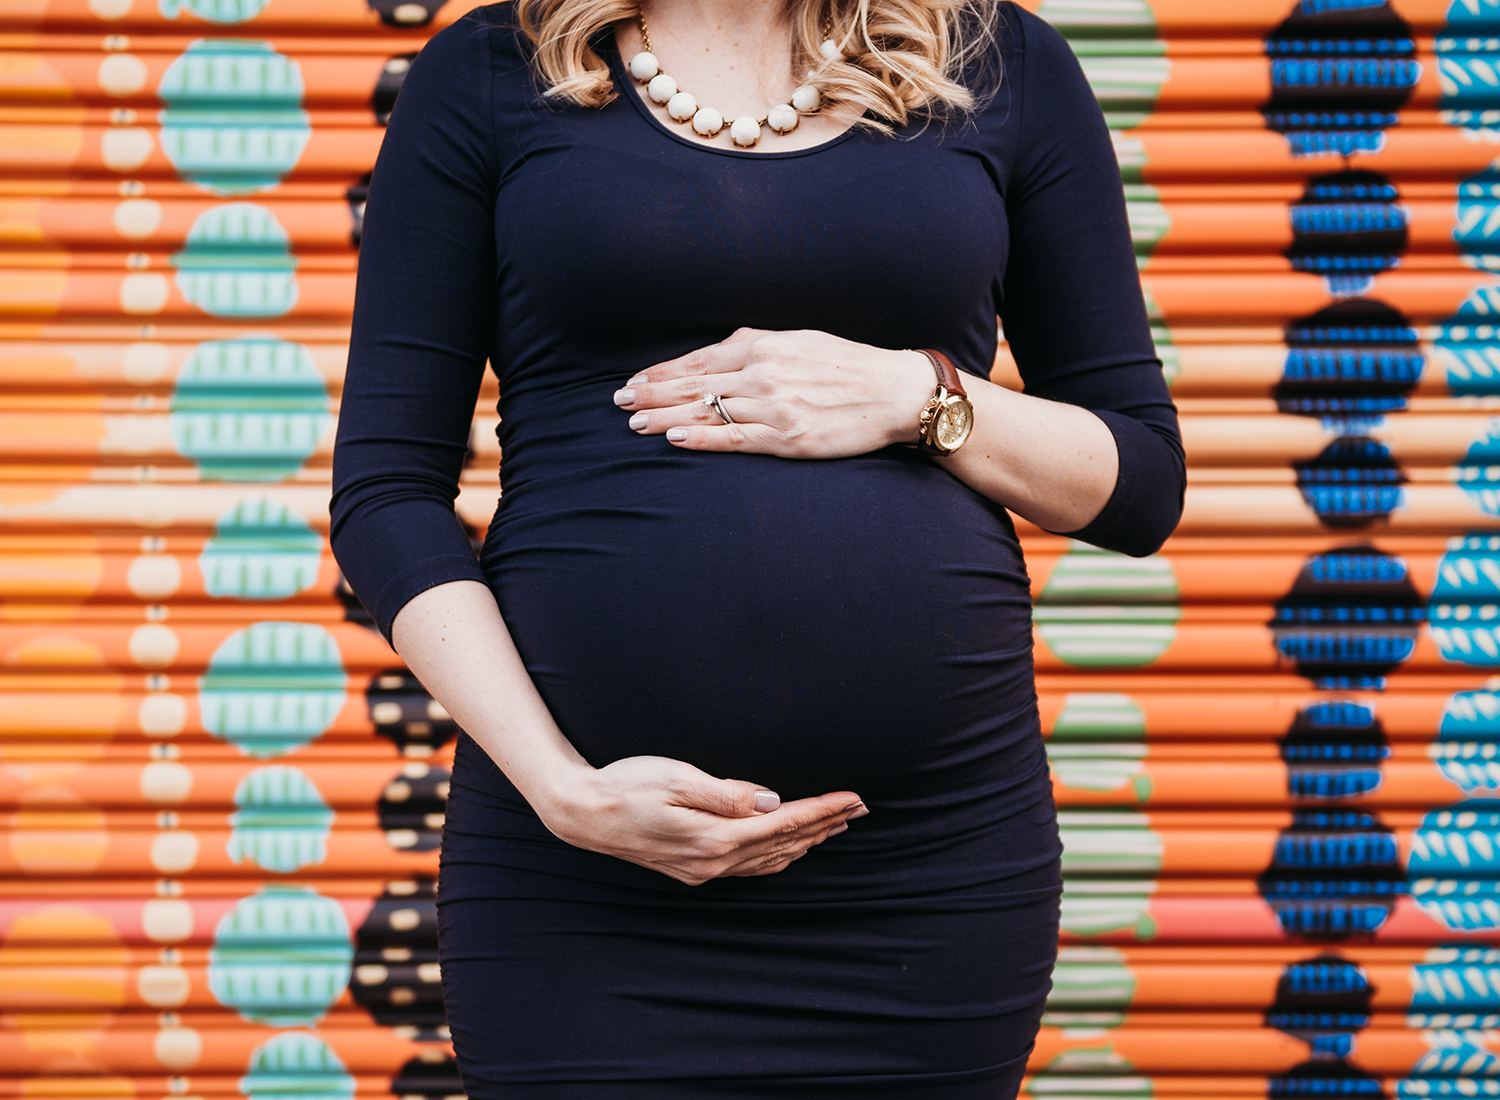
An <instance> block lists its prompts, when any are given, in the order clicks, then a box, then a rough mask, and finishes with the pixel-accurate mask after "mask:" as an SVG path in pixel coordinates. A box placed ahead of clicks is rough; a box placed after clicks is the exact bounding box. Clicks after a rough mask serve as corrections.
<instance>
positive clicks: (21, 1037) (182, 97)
mask: <svg viewBox="0 0 1500 1100" xmlns="http://www.w3.org/2000/svg"><path fill="white" fill-rule="evenodd" d="M1026 3H1027V5H1028V6H1030V7H1033V8H1035V9H1036V10H1037V11H1038V12H1039V14H1041V15H1042V16H1043V17H1044V18H1046V19H1048V20H1049V21H1050V22H1052V23H1053V25H1055V26H1056V27H1058V28H1059V29H1060V30H1061V31H1062V32H1063V33H1064V34H1065V35H1066V36H1067V38H1068V40H1069V42H1070V43H1071V44H1072V46H1073V48H1074V50H1075V52H1076V53H1077V54H1078V56H1079V58H1080V60H1081V62H1082V64H1083V67H1084V70H1085V72H1086V73H1087V75H1088V77H1089V79H1090V81H1091V83H1092V84H1093V87H1094V89H1095V91H1096V93H1097V95H1098V97H1099V99H1100V102H1101V104H1102V106H1103V108H1104V110H1105V112H1106V116H1107V118H1108V120H1109V123H1110V126H1111V129H1112V132H1113V135H1114V141H1115V149H1116V153H1117V155H1118V158H1119V162H1120V167H1121V173H1122V177H1123V179H1124V183H1125V188H1126V194H1127V199H1128V201H1129V206H1130V215H1131V225H1132V231H1133V234H1134V237H1135V241H1136V249H1137V255H1138V259H1139V264H1140V270H1141V278H1142V285H1143V289H1144V293H1145V296H1146V301H1147V304H1148V307H1149V309H1150V311H1151V316H1152V323H1153V325H1154V326H1155V336H1156V341H1157V346H1158V349H1159V351H1160V353H1161V357H1162V360H1163V363H1164V365H1165V369H1166V372H1167V376H1168V378H1169V380H1170V381H1171V383H1172V387H1173V392H1174V395H1175V397H1176V399H1177V401H1178V403H1179V407H1180V409H1181V411H1182V414H1183V430H1184V437H1185V441H1186V446H1187V452H1188V459H1189V484H1188V490H1187V505H1186V513H1185V516H1184V520H1183V523H1182V526H1181V528H1180V530H1179V532H1178V534H1177V535H1175V536H1174V537H1173V539H1172V540H1171V541H1170V542H1169V544H1168V545H1167V547H1166V548H1164V550H1163V551H1162V552H1161V553H1160V554H1158V555H1155V556H1153V557H1151V558H1147V559H1144V560H1133V559H1127V558H1124V557H1121V556H1118V555H1114V554H1107V553H1102V552H1099V551H1095V550H1092V549H1090V548H1088V547H1085V546H1082V545H1079V544H1074V543H1070V542H1068V541H1067V540H1063V539H1057V538H1054V537H1051V536H1048V535H1045V534H1043V533H1042V532H1039V531H1036V530H1035V529H1032V528H1029V527H1027V526H1026V525H1025V524H1021V525H1020V526H1021V530H1022V537H1023V541H1024V542H1025V544H1026V548H1027V556H1028V561H1029V562H1030V565H1031V571H1032V576H1033V585H1034V595H1035V597H1036V608H1037V610H1036V660H1037V670H1038V687H1039V692H1040V697H1041V707H1042V721H1043V728H1044V730H1045V732H1046V734H1047V737H1048V745H1049V754H1050V757H1051V760H1052V766H1053V774H1054V780H1055V789H1056V792H1057V797H1058V802H1059V807H1060V810H1061V814H1062V827H1063V834H1064V842H1065V848H1066V855H1065V875H1066V889H1065V895H1064V902H1063V913H1064V916H1063V925H1064V930H1063V945H1062V954H1061V957H1060V962H1059V966H1058V970H1057V977H1056V986H1055V990H1054V993H1053V996H1052V999H1051V1002H1050V1004H1049V1010H1048V1015H1047V1017H1046V1019H1045V1021H1044V1026H1043V1030H1042V1033H1041V1035H1040V1037H1039V1039H1038V1043H1037V1049H1036V1053H1035V1056H1034V1058H1033V1061H1032V1067H1031V1069H1032V1072H1031V1076H1030V1077H1029V1078H1028V1081H1027V1084H1026V1086H1025V1090H1026V1093H1027V1094H1028V1095H1030V1096H1032V1097H1037V1098H1044V1100H1066V1098H1073V1100H1107V1098H1147V1097H1161V1098H1164V1100H1165V1098H1173V1100H1210V1098H1218V1097H1238V1096H1245V1097H1250V1096H1269V1097H1308V1098H1331V1097H1370V1098H1374V1097H1398V1096H1399V1097H1500V168H1497V167H1496V166H1497V165H1500V0H1234V2H1233V3H1229V2H1223V0H1026ZM472 6H473V3H472V0H418V2H398V0H0V1100H4V1098H6V1097H16V1098H20V1097H23V1096H25V1097H37V1096H47V1097H54V1098H70V1097H77V1098H82V1097H99V1098H104V1097H111V1098H141V1100H165V1098H168V1097H172V1096H186V1097H201V1098H203V1100H213V1098H218V1097H226V1098H227V1097H245V1098H262V1100H269V1098H271V1097H277V1098H280V1097H290V1096H293V1095H296V1096H298V1097H302V1098H305V1100H344V1098H354V1097H356V1096H358V1097H365V1096H379V1097H389V1096H396V1097H410V1098H423V1100H440V1098H450V1097H457V1096H459V1095H461V1093H462V1085H461V1083H460V1081H459V1078H458V1075H457V1072H456V1068H455V1066H454V1063H453V1061H452V1056H451V1046H450V1045H449V1036H448V1033H447V1030H446V1025H445V1022H444V1015H443V1008H442V1000H441V994H440V989H439V984H438V981H439V977H440V971H439V969H438V964H437V956H436V940H435V920H436V914H435V909H434V902H433V889H434V886H433V884H434V878H435V875H436V870H437V861H436V853H437V846H438V843H439V839H440V836H441V829H442V823H443V810H444V800H445V797H446V793H447V787H446V782H447V778H448V771H447V765H448V763H449V762H450V760H451V751H452V743H453V738H454V736H455V733H456V730H455V727H454V724H453V722H452V721H451V719H450V718H449V717H448V715H447V714H446V713H445V712H444V711H443V709H442V708H441V707H440V706H439V705H438V704H436V703H435V702H434V701H433V700H432V699H431V698H430V697H428V696H427V695H426V693H425V692H424V691H423V690H422V688H421V686H420V685H419V684H418V683H416V681H415V680H414V679H413V678H412V677H411V675H410V674H409V673H408V672H407V671H406V670H405V669H404V668H403V666H402V665H401V662H400V660H399V659H398V658H397V657H396V656H395V655H394V654H393V653H392V652H391V651H390V650H389V649H388V648H387V647H386V645H385V644H384V642H383V641H382V640H381V638H380V637H379V635H378V634H377V633H376V632H374V631H373V630H372V629H371V628H370V626H369V622H368V618H367V616H366V615H365V614H364V612H363V611H362V609H361V608H360V606H359V604H358V601H357V600H355V599H354V598H353V597H352V595H351V594H350V593H349V592H348V590H347V588H346V586H344V585H343V583H342V580H341V578H340V576H339V573H338V570H337V567H336V565H335V564H334V562H333V561H332V559H331V557H330V556H329V553H328V547H327V541H326V534H327V498H328V491H329V489H328V483H329V452H330V447H331V441H332V438H333V429H334V424H335V422H336V417H337V413H338V400H339V393H340V387H341V381H342V376H343V370H344V364H345V356H346V349H347V326H348V319H349V310H350V304H351V301H352V290H353V280H354V268H355V258H356V256H357V249H358V243H359V234H360V227H361V218H362V202H363V188H364V186H365V181H366V179H367V173H368V172H369V170H370V168H371V166H372V164H373V162H374V157H375V154H376V152H377V150H378V149H379V146H380V141H381V135H382V127H383V125H384V122H385V119H386V118H387V116H388V114H389V111H390V108H391V105H392V103H393V102H394V101H395V99H396V96H397V94H398V92H399V90H400V86H401V81H402V78H403V75H404V73H405V72H406V69H407V67H408V66H409V63H410V59H411V57H412V56H413V55H414V54H415V53H416V52H417V51H418V50H419V49H420V48H421V45H422V43H423V42H424V41H425V39H426V38H427V37H428V36H430V35H431V34H432V33H434V32H435V31H436V30H437V29H439V28H441V27H442V26H444V25H446V24H448V23H450V22H452V21H453V20H454V19H456V18H458V17H459V16H461V15H462V14H463V13H464V12H465V11H467V10H469V8H470V7H472ZM994 377H995V379H996V380H997V381H1000V382H1002V383H1004V384H1012V385H1019V380H1018V378H1017V376H1016V372H1015V368H1014V365H1013V364H1012V363H1011V362H1010V360H1009V358H1008V356H1007V354H1006V353H1005V351H1004V350H1003V349H1002V352H1001V354H1000V356H999V358H998V360H997V363H996V366H995V374H994ZM487 386H488V389H487V391H486V392H485V393H484V394H482V396H481V399H480V402H479V406H478V408H477V410H476V419H475V426H474V431H473V436H472V458H471V462H470V468H469V471H468V472H467V473H466V474H465V478H464V486H463V490H462V492H461V495H460V498H459V502H458V508H459V511H460V514H461V515H462V516H463V518H464V519H465V520H466V521H468V522H469V523H470V524H471V525H472V526H473V527H474V528H475V530H476V533H477V532H478V531H479V530H480V528H481V527H482V525H483V524H484V523H485V522H486V521H487V519H488V517H489V515H490V514H491V512H492V510H493V507H494V503H495V497H496V493H497V491H498V490H497V488H496V485H495V476H494V471H495V466H496V463H497V462H498V460H499V454H498V452H497V451H496V449H495V443H494V439H495V435H494V431H493V428H494V411H493V410H494V400H495V396H496V394H495V392H494V380H493V378H491V379H490V380H489V382H488V383H487Z"/></svg>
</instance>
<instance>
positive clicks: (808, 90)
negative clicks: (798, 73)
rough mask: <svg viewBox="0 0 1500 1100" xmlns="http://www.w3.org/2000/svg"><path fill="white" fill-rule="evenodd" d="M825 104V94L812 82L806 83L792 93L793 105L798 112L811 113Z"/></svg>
mask: <svg viewBox="0 0 1500 1100" xmlns="http://www.w3.org/2000/svg"><path fill="white" fill-rule="evenodd" d="M822 105H823V94H822V93H821V92H819V91H818V89H816V88H814V87H813V86H812V85H811V84H804V85H802V87H800V88H798V89H797V90H796V91H795V92H793V93H792V106H793V107H794V108H796V110H797V113H798V114H803V115H805V114H810V113H811V112H813V111H816V110H817V109H818V108H819V107H821V106H822Z"/></svg>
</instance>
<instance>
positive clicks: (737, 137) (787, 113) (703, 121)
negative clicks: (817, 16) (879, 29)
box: [627, 10, 842, 149]
mask: <svg viewBox="0 0 1500 1100" xmlns="http://www.w3.org/2000/svg"><path fill="white" fill-rule="evenodd" d="M636 17H637V18H638V19H639V20H640V24H641V42H642V44H643V45H644V46H645V47H646V48H645V49H644V50H642V51H641V52H640V53H638V54H636V55H635V56H634V57H632V58H631V59H630V62H629V64H628V66H627V67H628V68H629V69H630V75H631V76H633V77H635V79H636V80H638V81H640V82H641V83H642V84H644V85H646V94H647V95H648V96H650V97H651V101H652V102H653V103H659V104H661V105H662V106H664V107H666V109H667V114H668V116H670V117H671V119H672V120H673V121H674V122H681V123H687V124H689V125H691V126H692V128H693V132H694V133H696V134H700V135H702V136H703V137H708V138H711V137H717V136H718V135H719V133H720V131H722V130H723V129H724V128H725V126H726V125H727V126H728V128H729V140H730V141H732V142H734V144H735V145H738V146H739V147H740V148H741V149H749V148H751V147H752V146H754V145H755V143H756V142H758V141H759V140H760V135H761V127H762V126H766V127H769V128H770V129H771V130H772V131H773V132H775V133H778V134H790V133H791V132H792V131H793V130H795V129H796V128H797V121H798V119H799V118H800V117H801V116H802V115H810V114H813V113H814V112H816V111H817V109H818V108H819V107H821V106H822V105H823V93H822V92H820V91H818V86H817V85H816V84H811V83H809V84H803V85H802V86H801V87H799V88H798V89H797V90H796V91H794V92H793V93H792V99H791V102H790V103H778V104H776V106H774V107H772V108H771V109H770V110H769V111H767V112H766V113H765V116H764V117H762V118H756V117H755V116H754V115H741V116H740V117H739V118H737V119H735V120H734V121H733V122H729V121H728V120H726V119H725V118H724V115H723V112H721V111H719V110H716V109H715V108H713V107H703V106H700V105H699V104H698V100H697V97H695V96H694V95H693V93H692V92H684V91H683V90H682V89H680V88H678V87H677V81H675V80H673V79H672V78H671V77H670V76H668V75H667V74H666V73H664V72H662V68H661V64H660V63H659V62H658V61H657V60H656V55H655V54H654V53H652V52H651V31H650V30H649V29H647V27H646V13H645V12H643V11H639V10H637V12H636ZM823 33H824V35H825V38H824V40H823V44H822V45H821V46H820V47H818V52H819V53H821V54H822V55H823V56H824V57H825V58H827V59H828V60H829V61H836V60H838V59H839V58H840V57H841V56H842V55H841V54H840V53H839V48H838V46H837V45H836V44H835V43H834V41H833V39H832V38H829V37H826V36H827V35H828V29H827V28H825V29H824V32H823ZM807 75H808V76H809V77H811V76H812V73H811V72H809V73H808V74H807Z"/></svg>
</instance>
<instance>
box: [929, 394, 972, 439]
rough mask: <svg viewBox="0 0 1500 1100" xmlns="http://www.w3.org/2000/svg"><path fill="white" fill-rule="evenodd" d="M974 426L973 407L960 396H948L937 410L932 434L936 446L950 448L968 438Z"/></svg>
mask: <svg viewBox="0 0 1500 1100" xmlns="http://www.w3.org/2000/svg"><path fill="white" fill-rule="evenodd" d="M973 427H974V408H973V406H972V405H970V404H969V403H968V402H967V401H965V400H964V399H963V398H962V397H950V398H949V399H948V400H947V401H944V402H943V405H942V407H941V408H940V409H938V411H937V423H936V424H935V425H934V428H935V429H936V430H935V431H934V432H933V435H934V436H935V437H936V439H937V444H938V446H940V447H942V448H944V449H945V450H952V449H954V448H955V447H957V446H958V445H959V444H961V443H962V442H963V441H964V440H966V439H968V438H969V432H970V431H971V430H972V429H973Z"/></svg>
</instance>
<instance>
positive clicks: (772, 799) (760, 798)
mask: <svg viewBox="0 0 1500 1100" xmlns="http://www.w3.org/2000/svg"><path fill="white" fill-rule="evenodd" d="M780 805H781V796H780V795H779V794H777V793H776V792H775V791H756V792H755V812H756V813H758V814H768V813H770V812H771V811H772V810H774V809H775V808H776V807H777V806H780Z"/></svg>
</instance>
